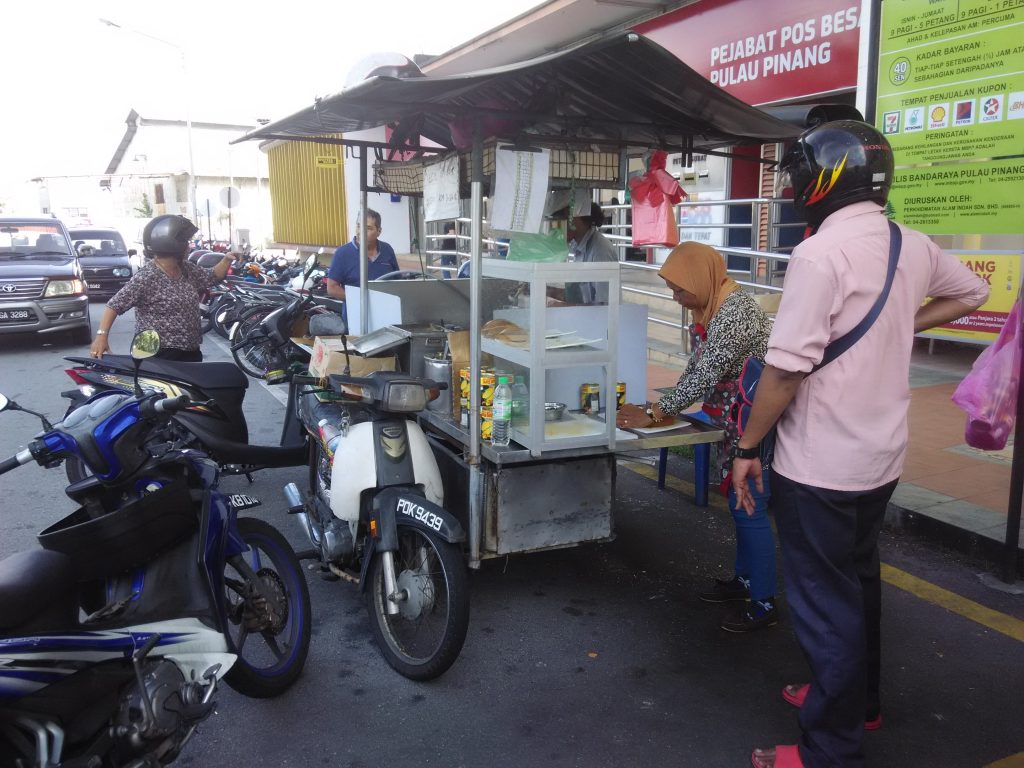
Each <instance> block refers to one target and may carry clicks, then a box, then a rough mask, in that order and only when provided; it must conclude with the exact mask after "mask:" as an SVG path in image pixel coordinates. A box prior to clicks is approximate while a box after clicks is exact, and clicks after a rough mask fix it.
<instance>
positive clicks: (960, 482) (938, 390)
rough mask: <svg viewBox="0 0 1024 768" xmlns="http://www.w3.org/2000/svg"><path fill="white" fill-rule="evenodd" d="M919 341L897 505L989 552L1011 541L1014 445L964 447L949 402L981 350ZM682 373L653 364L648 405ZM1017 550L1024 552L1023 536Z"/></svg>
mask: <svg viewBox="0 0 1024 768" xmlns="http://www.w3.org/2000/svg"><path fill="white" fill-rule="evenodd" d="M935 346H936V348H937V349H936V351H935V353H934V354H929V353H928V342H926V341H924V340H920V341H919V342H918V345H917V347H916V348H915V350H914V356H913V360H912V364H911V375H910V384H911V402H910V444H909V447H908V449H907V460H906V463H905V465H904V471H903V477H902V479H901V482H900V484H899V486H898V487H897V489H896V493H895V494H894V495H893V499H892V504H893V506H894V507H895V508H896V509H897V510H898V511H901V512H910V513H912V515H913V516H914V517H916V518H917V519H916V520H915V522H916V523H920V524H921V525H923V526H927V527H929V528H930V529H931V531H932V532H936V533H938V534H939V535H940V536H942V537H944V538H947V539H949V540H950V541H951V543H957V544H959V545H961V546H967V547H969V548H971V549H982V550H984V551H986V552H988V553H989V554H992V553H993V552H994V551H995V550H994V549H993V545H996V544H998V545H1002V543H1003V542H1004V540H1005V536H1006V519H1007V507H1008V505H1009V493H1010V462H1011V457H1012V453H1013V444H1012V439H1011V441H1010V443H1009V444H1008V445H1007V446H1006V448H1005V449H1004V450H1002V451H997V452H988V451H979V450H976V449H974V448H971V447H969V446H968V445H966V444H965V443H964V413H963V411H961V410H960V409H959V408H958V407H957V406H956V405H954V404H953V402H952V401H951V400H950V396H951V395H952V394H953V390H954V389H956V386H957V384H958V383H959V382H960V380H961V379H963V377H964V376H965V375H966V374H967V372H968V371H969V370H970V367H971V363H972V362H973V361H974V358H975V357H976V356H977V354H978V352H979V351H980V350H976V349H974V348H971V347H966V348H965V347H962V346H960V345H951V344H942V343H939V342H937V343H936V345H935ZM678 376H679V371H678V370H672V369H670V368H667V367H663V366H660V365H653V364H652V365H648V367H647V386H648V388H649V389H650V390H651V391H650V392H649V393H648V398H649V399H656V398H657V397H658V395H657V393H655V392H654V391H653V390H654V389H655V388H657V387H667V386H672V385H673V384H675V382H676V380H677V378H678ZM1019 546H1020V547H1021V548H1022V549H1024V532H1022V534H1021V539H1020V544H1019Z"/></svg>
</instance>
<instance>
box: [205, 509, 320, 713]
mask: <svg viewBox="0 0 1024 768" xmlns="http://www.w3.org/2000/svg"><path fill="white" fill-rule="evenodd" d="M238 531H239V533H240V534H241V536H242V539H243V541H245V543H246V544H248V545H249V551H248V552H245V553H243V554H241V555H238V558H241V559H244V562H245V565H247V566H248V569H251V571H252V572H253V573H255V575H256V577H257V578H258V579H259V580H260V582H261V587H262V589H263V590H266V592H269V593H270V594H272V595H273V596H274V597H276V598H277V603H278V605H279V606H281V610H280V611H275V610H274V609H273V608H272V607H271V606H270V605H269V604H268V603H267V601H266V599H265V598H264V597H262V596H254V595H253V594H252V588H251V583H252V579H251V577H250V576H248V575H247V574H246V573H244V571H246V570H248V569H246V568H245V566H244V565H243V564H242V563H241V562H239V560H238V559H236V558H232V559H231V561H229V562H227V563H226V564H225V566H224V579H223V589H224V607H225V615H224V617H223V618H224V628H225V633H224V634H225V636H226V638H227V641H228V648H229V649H230V650H231V652H232V653H235V654H237V655H238V660H237V661H235V663H234V664H233V665H232V667H231V669H230V670H228V673H227V674H226V675H225V676H224V680H225V681H226V682H227V684H228V685H230V686H231V687H232V688H234V689H235V690H236V691H238V692H239V693H240V694H242V695H243V696H249V697H251V698H256V699H267V698H272V697H274V696H279V695H281V694H282V693H284V692H285V691H286V690H288V688H290V687H291V685H292V683H294V682H295V681H296V679H298V677H299V675H300V674H301V672H302V668H303V666H305V663H306V655H307V654H308V653H309V637H310V625H311V623H312V621H311V620H312V615H311V614H312V611H311V609H310V604H309V588H308V587H307V585H306V578H305V576H304V574H303V572H302V567H301V565H299V561H298V558H296V557H295V552H294V550H292V547H291V545H290V544H289V543H288V541H287V539H285V537H284V536H282V535H281V533H280V532H279V531H278V530H277V529H276V528H274V526H272V525H270V524H269V523H265V522H263V521H262V520H257V519H255V518H251V517H244V518H239V520H238ZM266 592H264V594H266ZM254 630H255V631H254Z"/></svg>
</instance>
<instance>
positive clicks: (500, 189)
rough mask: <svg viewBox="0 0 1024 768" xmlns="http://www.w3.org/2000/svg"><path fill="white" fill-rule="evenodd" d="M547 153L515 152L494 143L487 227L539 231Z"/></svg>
mask: <svg viewBox="0 0 1024 768" xmlns="http://www.w3.org/2000/svg"><path fill="white" fill-rule="evenodd" d="M550 169H551V152H550V151H549V150H546V149H544V150H541V151H540V152H515V151H514V150H512V149H506V148H504V147H503V146H500V145H499V146H498V148H497V149H496V151H495V160H494V176H495V180H494V203H493V209H492V211H491V228H492V229H496V230H501V231H506V232H531V233H534V234H537V233H539V232H540V225H541V222H542V220H543V218H544V203H545V201H546V200H547V194H548V179H549V177H550Z"/></svg>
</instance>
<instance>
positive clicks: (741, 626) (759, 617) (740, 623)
mask: <svg viewBox="0 0 1024 768" xmlns="http://www.w3.org/2000/svg"><path fill="white" fill-rule="evenodd" d="M778 623H779V612H778V610H777V609H776V608H775V603H774V602H772V601H771V600H756V601H754V602H752V603H751V604H750V605H749V606H748V607H746V608H741V609H740V610H738V611H737V612H736V613H735V614H734V615H731V616H726V617H725V618H724V619H722V621H721V622H719V624H718V626H719V627H721V628H722V629H724V630H725V631H726V632H753V631H754V630H755V629H764V628H765V627H774V626H775V625H776V624H778Z"/></svg>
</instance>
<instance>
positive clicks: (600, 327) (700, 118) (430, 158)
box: [239, 32, 799, 567]
mask: <svg viewBox="0 0 1024 768" xmlns="http://www.w3.org/2000/svg"><path fill="white" fill-rule="evenodd" d="M382 125H388V126H390V127H391V140H390V141H389V142H372V141H361V140H357V139H350V138H345V137H344V136H340V137H339V136H338V134H344V133H345V132H353V131H359V130H364V129H369V128H376V127H379V126H382ZM798 130H799V129H797V128H796V127H794V126H792V125H790V124H787V123H784V122H781V121H779V120H776V119H775V118H773V117H771V116H770V115H768V114H766V113H765V112H762V111H760V110H758V109H755V108H753V107H750V106H748V105H746V104H744V103H743V102H741V101H739V100H737V99H735V98H733V97H732V96H730V95H728V94H727V93H725V92H724V91H722V90H721V89H719V88H717V87H716V86H714V85H712V84H711V83H709V82H708V81H706V80H705V79H704V78H703V77H701V76H700V75H698V74H696V73H695V72H693V71H692V70H691V69H689V67H687V66H686V65H685V64H683V63H682V62H680V61H679V60H678V59H676V58H675V57H674V56H673V55H672V54H670V53H669V52H668V51H666V50H665V49H663V48H661V47H660V46H659V45H657V44H656V43H654V42H652V41H650V40H647V39H646V38H644V37H642V36H640V35H638V34H636V33H632V32H627V33H616V34H612V35H608V36H606V37H603V38H601V39H599V40H595V41H591V42H587V43H583V44H580V45H577V46H575V47H572V48H570V49H567V50H565V51H561V52H558V53H554V54H550V55H546V56H542V57H539V58H536V59H532V60H530V61H526V62H523V63H520V64H515V65H510V66H506V67H499V68H496V69H491V70H486V71H482V72H474V73H468V74H463V75H453V76H445V77H427V76H423V75H422V74H417V73H416V72H409V71H404V72H401V73H395V76H393V77H387V76H376V77H372V78H369V79H367V80H366V81H364V82H362V83H360V84H358V85H355V86H353V87H351V88H348V89H346V90H344V91H342V92H341V93H339V94H337V95H335V96H331V97H327V98H324V99H320V100H318V101H317V102H316V104H314V105H313V106H312V107H310V108H307V109H306V110H303V111H301V112H299V113H296V114H295V115H292V116H291V117H288V118H284V119H282V120H279V121H276V122H273V123H270V124H268V125H266V126H263V127H261V128H258V129H256V130H253V131H251V132H250V133H248V134H246V136H244V137H243V138H242V139H239V141H241V140H249V139H263V140H275V141H279V140H284V141H289V140H292V141H317V142H321V143H338V144H344V145H347V146H350V147H354V148H357V149H358V150H359V160H360V189H361V200H360V209H361V210H365V209H366V208H367V193H368V192H370V191H378V192H390V193H393V194H401V195H410V196H415V195H422V194H423V188H424V186H423V177H424V172H425V169H426V168H427V167H429V166H430V165H431V164H433V163H437V162H439V161H443V160H445V159H448V158H451V157H457V158H458V161H459V163H458V168H459V183H460V196H461V197H464V198H466V197H468V199H469V201H470V205H469V208H470V220H471V225H470V233H471V249H470V265H471V269H470V277H469V278H468V279H463V280H446V281H441V280H420V281H403V282H393V283H389V284H387V285H386V286H384V285H375V286H374V289H373V290H371V289H370V286H369V285H368V283H367V268H366V264H367V262H366V259H365V252H364V253H363V254H362V256H363V258H362V260H361V263H362V274H361V278H362V279H361V286H360V291H359V293H358V296H355V295H352V296H351V298H350V303H349V310H348V316H349V325H350V330H351V331H352V332H353V333H356V334H360V335H362V336H363V337H364V338H366V337H369V336H371V335H373V334H374V333H378V334H379V335H387V333H383V334H380V332H381V330H382V329H384V328H391V333H392V334H394V333H396V332H400V331H401V330H402V328H403V327H407V326H409V325H410V324H411V325H419V326H420V327H423V326H424V325H425V326H426V327H427V328H428V329H429V328H432V327H434V328H437V329H438V333H441V334H442V335H443V336H444V337H445V339H446V341H450V338H449V336H448V333H447V328H448V327H450V326H451V325H460V326H463V327H464V328H467V329H468V334H467V337H463V338H464V340H466V341H468V344H467V346H468V349H467V350H466V353H465V357H466V358H467V359H465V360H463V361H459V360H457V359H453V360H452V363H451V369H452V370H451V381H452V384H453V389H452V392H451V397H452V400H453V401H457V400H458V399H459V398H458V393H457V391H456V389H455V387H456V386H458V383H459V382H458V379H459V373H458V368H459V367H461V366H460V362H463V363H465V365H466V367H467V368H468V371H467V377H466V378H468V382H473V383H474V384H473V385H469V386H467V389H468V391H467V393H466V394H467V397H466V401H467V402H465V403H464V404H463V405H462V407H459V404H458V403H457V402H453V404H452V409H451V410H444V411H437V410H428V411H425V412H423V414H421V416H420V418H421V423H422V424H423V425H424V428H425V430H426V431H427V432H428V433H429V434H430V435H431V436H432V445H433V448H434V451H435V455H436V456H437V458H438V462H439V465H440V467H441V471H442V476H443V478H444V482H445V506H446V507H447V508H448V509H449V510H450V511H451V512H453V513H454V514H456V515H457V516H458V517H460V519H461V520H462V522H463V523H464V525H465V527H466V529H467V530H468V532H469V544H468V556H469V563H470V565H471V566H473V567H476V566H478V565H479V563H480V561H481V560H483V559H486V558H489V557H498V556H502V555H507V554H512V553H518V552H529V551H536V550H542V549H549V548H554V547H565V546H571V545H574V544H579V543H583V542H590V541H601V540H607V539H609V538H610V537H612V536H613V531H614V528H613V518H612V499H613V494H614V482H615V470H616V459H615V457H616V453H617V452H621V451H634V450H643V449H649V448H665V447H666V446H669V445H685V444H693V445H700V444H707V443H710V442H714V441H717V440H718V439H720V437H721V433H720V431H719V430H716V429H714V428H712V427H710V426H709V425H707V424H705V423H703V422H700V421H696V420H686V419H684V420H681V421H680V423H679V424H678V425H676V426H674V428H672V429H668V430H664V431H661V430H657V431H649V432H646V433H644V434H636V433H624V432H622V431H620V430H618V429H616V427H615V423H614V422H615V420H614V413H615V407H614V403H615V397H614V393H615V391H616V385H617V384H618V382H621V381H624V380H626V381H627V392H628V394H629V395H632V396H633V397H632V399H634V400H636V399H641V400H642V399H645V395H646V391H647V384H646V375H645V371H646V359H645V356H646V341H645V334H646V314H644V316H643V319H642V321H641V322H640V323H639V327H640V329H641V331H640V334H641V337H640V339H639V341H640V343H639V344H638V343H637V335H636V334H637V332H636V327H637V325H638V324H637V320H636V317H635V314H633V313H634V311H633V310H629V309H625V308H624V307H625V305H621V304H620V302H619V293H620V291H619V267H618V264H617V263H587V264H581V263H557V262H556V263H542V262H531V261H516V260H514V258H510V259H509V260H505V259H501V258H497V253H496V252H495V253H494V254H493V255H490V256H488V257H485V253H484V197H485V194H487V195H488V196H489V197H490V198H491V199H490V202H491V203H492V205H493V204H494V203H495V201H494V199H493V196H494V194H495V189H494V186H493V185H494V182H493V181H492V179H493V177H494V173H495V171H494V169H495V165H496V164H497V163H498V162H499V157H500V154H499V153H502V152H512V153H532V152H538V151H539V152H545V153H547V155H546V159H547V161H548V163H549V173H548V181H549V183H550V185H551V186H552V187H554V188H562V189H569V190H570V192H571V193H573V194H574V193H575V190H577V189H583V188H586V189H593V188H607V189H616V190H621V189H623V188H624V187H625V186H626V179H625V176H626V167H627V162H626V158H627V156H628V154H630V153H633V154H636V153H640V152H643V151H645V150H648V149H664V150H667V151H669V152H682V153H683V155H684V156H686V158H687V160H688V158H689V156H690V155H691V154H692V153H693V152H694V151H700V152H703V153H711V154H721V153H723V148H728V147H731V146H735V145H739V144H761V143H765V142H776V141H782V140H785V139H788V138H791V137H793V136H794V135H795V134H796V133H798ZM428 142H429V144H430V145H428ZM395 150H399V151H401V152H402V153H403V155H404V156H405V157H406V158H407V159H402V160H386V159H385V156H384V153H385V152H389V153H390V152H394V151H395ZM371 153H375V154H376V159H377V162H375V163H374V164H373V169H372V170H373V179H372V182H371V180H370V163H369V160H370V154H371ZM726 154H728V153H727V152H726ZM684 164H685V161H684ZM546 192H547V190H545V193H546ZM362 226H363V222H360V227H362ZM359 241H360V248H361V250H362V249H364V248H365V242H366V238H365V233H363V235H362V236H361V237H360V238H359ZM512 250H513V257H514V251H515V244H514V243H513V245H512ZM573 282H588V283H594V284H605V285H607V288H608V297H609V298H608V302H607V304H603V305H593V306H582V307H570V306H549V304H550V302H548V300H547V298H546V297H547V296H548V294H549V292H550V291H549V288H550V287H551V286H553V285H554V286H558V285H565V284H568V283H573ZM350 293H351V294H354V292H350ZM396 319H397V322H395V321H396ZM496 320H502V321H505V322H506V323H508V324H511V325H513V326H515V327H516V328H518V329H519V331H518V332H517V333H514V334H512V335H501V334H488V333H487V331H486V328H487V324H488V323H493V322H494V321H496ZM442 329H444V330H442ZM384 348H385V347H384V345H381V346H380V347H378V349H384ZM637 348H639V350H640V351H641V354H642V358H641V359H640V360H635V359H634V360H632V362H630V363H629V364H626V363H627V358H628V353H629V351H630V350H631V351H633V352H634V353H635V351H636V349H637ZM367 351H368V352H369V351H372V350H370V349H367ZM487 364H490V365H492V366H494V367H495V368H496V369H499V370H503V371H506V372H508V373H509V374H510V375H521V376H523V379H524V382H525V384H526V387H527V390H528V392H529V397H528V406H527V408H526V411H527V413H526V414H525V415H524V417H523V418H522V419H521V421H520V422H519V423H517V424H513V429H512V442H511V443H510V445H509V446H506V447H497V446H493V445H491V444H490V443H489V442H488V441H487V440H485V439H483V436H482V429H484V428H485V427H486V422H485V421H484V420H483V419H482V416H485V415H486V412H485V409H484V408H483V401H485V399H486V397H487V392H486V389H482V388H481V387H480V386H477V385H476V384H475V383H478V382H480V381H481V375H482V373H483V372H484V367H485V365H487ZM408 365H409V372H411V373H419V374H423V373H424V371H423V370H422V368H421V367H420V365H421V361H420V360H418V359H417V355H415V354H413V355H410V356H409V362H408ZM630 382H632V384H630ZM581 383H596V384H598V386H599V387H600V390H601V391H602V392H603V393H604V396H603V398H602V399H603V408H600V409H597V411H596V412H593V413H577V412H575V410H576V409H577V408H578V405H579V403H578V393H579V386H580V384H581ZM637 393H639V394H640V397H639V398H637V397H636V395H637ZM550 402H559V403H565V404H566V405H567V406H568V408H567V409H565V410H566V413H565V414H564V415H563V417H562V418H561V419H557V420H554V421H548V420H546V419H545V416H546V414H547V409H546V407H545V405H546V403H550ZM460 410H464V411H465V413H466V418H465V419H462V418H461V413H459V414H458V415H456V413H457V412H458V411H460ZM706 465H707V462H706V461H704V467H703V470H702V471H701V472H698V478H697V479H698V485H700V484H701V481H703V483H704V484H705V486H706V482H707V474H706V473H707V466H706ZM702 475H703V476H702Z"/></svg>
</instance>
